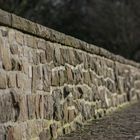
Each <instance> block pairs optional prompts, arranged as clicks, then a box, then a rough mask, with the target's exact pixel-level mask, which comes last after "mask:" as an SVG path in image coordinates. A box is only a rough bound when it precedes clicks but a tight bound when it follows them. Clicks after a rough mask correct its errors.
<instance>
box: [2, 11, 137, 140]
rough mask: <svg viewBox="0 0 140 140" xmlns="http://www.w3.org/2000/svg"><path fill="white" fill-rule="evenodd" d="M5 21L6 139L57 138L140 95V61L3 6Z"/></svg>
mask: <svg viewBox="0 0 140 140" xmlns="http://www.w3.org/2000/svg"><path fill="white" fill-rule="evenodd" d="M10 18H12V20H11V19H10ZM0 25H1V26H0V112H1V115H0V123H1V125H0V140H1V139H2V140H3V139H5V138H4V137H5V136H6V139H9V140H26V139H27V140H44V139H56V138H57V136H58V135H63V134H65V133H69V132H71V131H73V130H75V129H77V128H80V127H81V124H83V123H85V122H86V121H87V120H89V119H91V118H93V117H94V118H100V117H102V116H103V115H105V113H106V112H107V111H108V109H111V108H114V107H118V106H119V105H121V104H123V103H126V102H131V101H137V100H138V99H139V98H140V94H139V93H140V74H139V73H140V70H139V68H140V65H139V64H137V63H135V62H132V61H129V60H126V59H124V58H122V57H120V56H115V55H114V54H111V53H110V52H108V51H106V50H104V49H100V48H98V47H96V46H94V45H91V44H88V43H86V42H83V41H81V40H78V39H75V38H73V37H70V36H66V35H64V34H61V33H59V32H57V31H54V30H52V29H49V28H46V27H43V26H41V25H38V24H36V23H32V22H30V21H28V20H26V19H23V18H20V17H18V16H15V15H13V14H12V15H11V14H8V13H6V12H4V11H2V10H0ZM5 25H6V27H5Z"/></svg>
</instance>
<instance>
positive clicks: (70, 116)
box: [68, 109, 75, 122]
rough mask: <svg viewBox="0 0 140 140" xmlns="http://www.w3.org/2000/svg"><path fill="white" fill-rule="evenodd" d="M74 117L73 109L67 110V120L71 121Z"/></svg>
mask: <svg viewBox="0 0 140 140" xmlns="http://www.w3.org/2000/svg"><path fill="white" fill-rule="evenodd" d="M74 118H75V109H69V110H68V121H69V122H72V121H73V120H74Z"/></svg>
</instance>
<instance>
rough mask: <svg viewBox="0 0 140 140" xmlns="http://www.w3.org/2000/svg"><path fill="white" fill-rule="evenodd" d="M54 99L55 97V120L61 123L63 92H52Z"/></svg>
mask: <svg viewBox="0 0 140 140" xmlns="http://www.w3.org/2000/svg"><path fill="white" fill-rule="evenodd" d="M52 97H53V101H54V104H53V110H54V113H53V119H54V120H57V121H60V120H61V119H62V104H61V101H62V97H63V95H62V92H61V90H60V89H56V90H54V91H53V92H52Z"/></svg>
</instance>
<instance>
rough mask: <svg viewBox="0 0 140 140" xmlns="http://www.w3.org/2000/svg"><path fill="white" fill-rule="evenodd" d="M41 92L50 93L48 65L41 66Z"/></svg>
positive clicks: (49, 69)
mask: <svg viewBox="0 0 140 140" xmlns="http://www.w3.org/2000/svg"><path fill="white" fill-rule="evenodd" d="M42 70H43V90H44V91H50V86H51V68H50V66H49V65H43V66H42Z"/></svg>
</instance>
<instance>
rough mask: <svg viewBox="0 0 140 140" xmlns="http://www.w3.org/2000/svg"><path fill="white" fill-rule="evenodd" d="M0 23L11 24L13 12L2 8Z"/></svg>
mask: <svg viewBox="0 0 140 140" xmlns="http://www.w3.org/2000/svg"><path fill="white" fill-rule="evenodd" d="M0 23H1V24H4V25H8V26H11V14H10V13H8V12H5V11H3V10H1V9H0Z"/></svg>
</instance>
